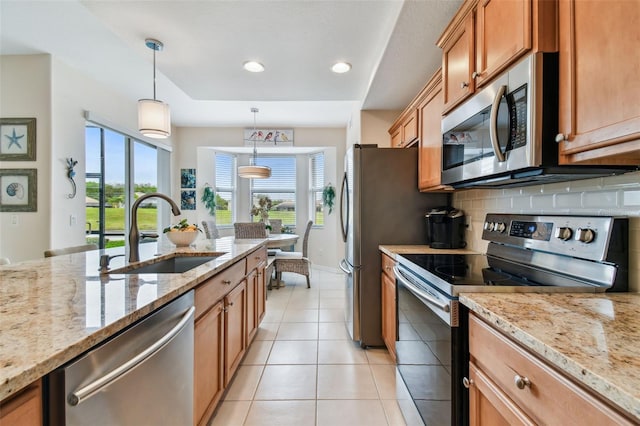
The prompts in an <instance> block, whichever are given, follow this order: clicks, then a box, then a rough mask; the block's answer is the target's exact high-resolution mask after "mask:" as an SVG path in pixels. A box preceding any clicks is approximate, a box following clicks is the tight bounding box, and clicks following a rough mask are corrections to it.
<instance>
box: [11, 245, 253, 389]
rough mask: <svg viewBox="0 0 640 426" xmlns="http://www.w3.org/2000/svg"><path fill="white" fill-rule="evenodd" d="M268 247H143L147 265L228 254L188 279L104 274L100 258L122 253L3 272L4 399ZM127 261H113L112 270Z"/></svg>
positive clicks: (90, 254) (82, 255)
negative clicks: (174, 257) (180, 255)
mask: <svg viewBox="0 0 640 426" xmlns="http://www.w3.org/2000/svg"><path fill="white" fill-rule="evenodd" d="M161 241H165V239H164V237H163V238H162V240H161ZM264 244H265V240H235V238H233V237H225V238H220V239H217V240H202V241H198V242H197V243H196V245H195V246H192V247H185V248H176V247H175V246H173V245H172V244H169V243H168V242H166V241H165V242H164V243H149V244H141V245H140V259H141V262H143V263H144V262H148V261H150V260H153V259H158V258H161V257H171V256H172V254H173V253H176V252H180V253H190V254H193V255H203V254H207V253H216V254H219V253H224V254H222V255H221V256H219V257H217V258H216V259H214V260H212V261H209V262H207V263H205V264H203V265H200V266H198V267H196V268H193V269H191V270H190V271H187V272H185V273H182V274H127V275H125V274H118V273H111V274H106V275H100V273H99V271H98V264H99V258H100V255H101V254H105V253H106V254H109V255H116V254H123V253H124V247H119V248H114V249H107V250H100V251H90V252H84V253H77V254H70V255H64V256H57V257H50V258H45V259H38V260H31V261H26V262H21V263H16V264H11V265H6V266H0V400H2V399H4V398H6V397H8V396H10V395H12V394H13V393H14V392H17V391H18V390H20V389H21V388H23V387H24V386H26V385H28V384H30V383H31V382H33V381H35V380H37V379H38V378H40V377H42V376H44V375H46V374H48V373H49V372H51V371H52V370H54V369H56V368H57V367H59V366H61V365H63V364H65V363H66V362H68V361H70V360H72V359H73V358H75V357H76V356H78V355H80V354H82V353H83V352H85V351H86V350H88V349H90V348H91V347H93V346H95V345H96V344H98V343H100V342H102V341H104V340H105V339H107V338H108V337H110V336H112V335H113V334H115V333H117V332H118V331H120V330H122V329H123V328H125V327H127V326H128V325H130V324H132V323H134V322H135V321H137V320H138V319H140V318H142V317H144V316H145V315H147V314H149V313H150V312H152V311H154V310H156V309H157V308H159V307H160V306H162V305H164V304H166V303H168V302H170V301H171V300H173V299H175V298H176V297H178V296H180V295H182V294H184V293H186V292H187V291H189V290H190V289H192V288H194V287H195V286H196V285H197V284H199V283H201V282H203V281H205V280H206V279H208V278H210V277H211V276H213V275H215V274H216V273H217V272H219V271H220V270H222V269H224V268H226V267H227V266H229V265H231V264H232V263H234V262H235V261H236V260H238V259H240V258H242V257H245V256H246V255H247V254H248V253H250V252H251V251H253V250H255V249H256V248H258V247H259V246H261V245H264ZM126 263H127V262H126V261H125V260H124V257H118V258H114V259H113V260H111V267H112V269H114V270H116V269H118V268H121V267H122V266H124V265H125V264H126Z"/></svg>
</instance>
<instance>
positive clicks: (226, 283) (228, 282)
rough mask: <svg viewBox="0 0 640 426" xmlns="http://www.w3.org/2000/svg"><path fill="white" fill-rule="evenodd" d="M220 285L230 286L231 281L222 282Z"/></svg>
mask: <svg viewBox="0 0 640 426" xmlns="http://www.w3.org/2000/svg"><path fill="white" fill-rule="evenodd" d="M222 284H225V285H231V280H222Z"/></svg>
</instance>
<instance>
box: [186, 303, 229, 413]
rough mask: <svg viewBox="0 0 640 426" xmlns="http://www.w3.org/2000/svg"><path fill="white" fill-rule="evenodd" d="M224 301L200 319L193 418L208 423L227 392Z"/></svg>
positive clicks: (196, 333)
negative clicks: (225, 386)
mask: <svg viewBox="0 0 640 426" xmlns="http://www.w3.org/2000/svg"><path fill="white" fill-rule="evenodd" d="M223 314H224V301H220V302H218V303H216V304H215V305H214V306H213V307H212V308H211V309H210V310H209V311H207V312H206V313H205V314H204V315H202V316H201V317H200V318H198V319H197V320H196V323H195V330H194V341H195V347H194V372H195V374H194V376H193V379H194V394H193V400H194V401H193V404H194V407H193V409H194V413H193V418H194V421H195V422H196V424H206V423H207V422H208V420H209V417H210V416H211V414H212V413H213V411H214V409H215V407H216V404H217V403H218V401H219V400H220V397H221V396H222V392H223V391H224V353H223V348H224V315H223Z"/></svg>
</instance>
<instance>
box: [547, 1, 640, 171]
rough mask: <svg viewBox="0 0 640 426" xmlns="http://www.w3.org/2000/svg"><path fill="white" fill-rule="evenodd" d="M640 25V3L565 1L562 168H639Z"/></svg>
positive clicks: (561, 18) (562, 12) (561, 17)
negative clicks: (579, 165) (574, 165)
mask: <svg viewBox="0 0 640 426" xmlns="http://www.w3.org/2000/svg"><path fill="white" fill-rule="evenodd" d="M638 22H640V3H639V2H637V1H632V2H598V1H573V0H561V1H560V3H559V28H560V31H559V42H560V82H559V83H560V87H559V88H560V117H559V126H558V127H559V131H560V135H559V138H558V140H562V142H561V143H560V147H559V148H560V149H559V152H560V163H562V164H569V163H583V164H590V163H591V164H598V163H601V162H602V163H604V162H606V163H607V164H634V165H635V164H640V104H639V101H638V100H639V99H640V80H639V79H638V72H639V71H640V55H639V54H638V40H640V25H637V23H638ZM631 23H635V24H631Z"/></svg>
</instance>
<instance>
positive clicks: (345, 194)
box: [340, 172, 349, 243]
mask: <svg viewBox="0 0 640 426" xmlns="http://www.w3.org/2000/svg"><path fill="white" fill-rule="evenodd" d="M345 199H346V200H345ZM345 201H346V202H345ZM345 205H346V213H347V217H346V220H345V215H344V213H345ZM340 230H341V231H342V241H344V242H345V243H346V242H347V234H348V233H349V182H348V181H347V173H346V172H345V174H344V176H343V177H342V187H341V188H340Z"/></svg>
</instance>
